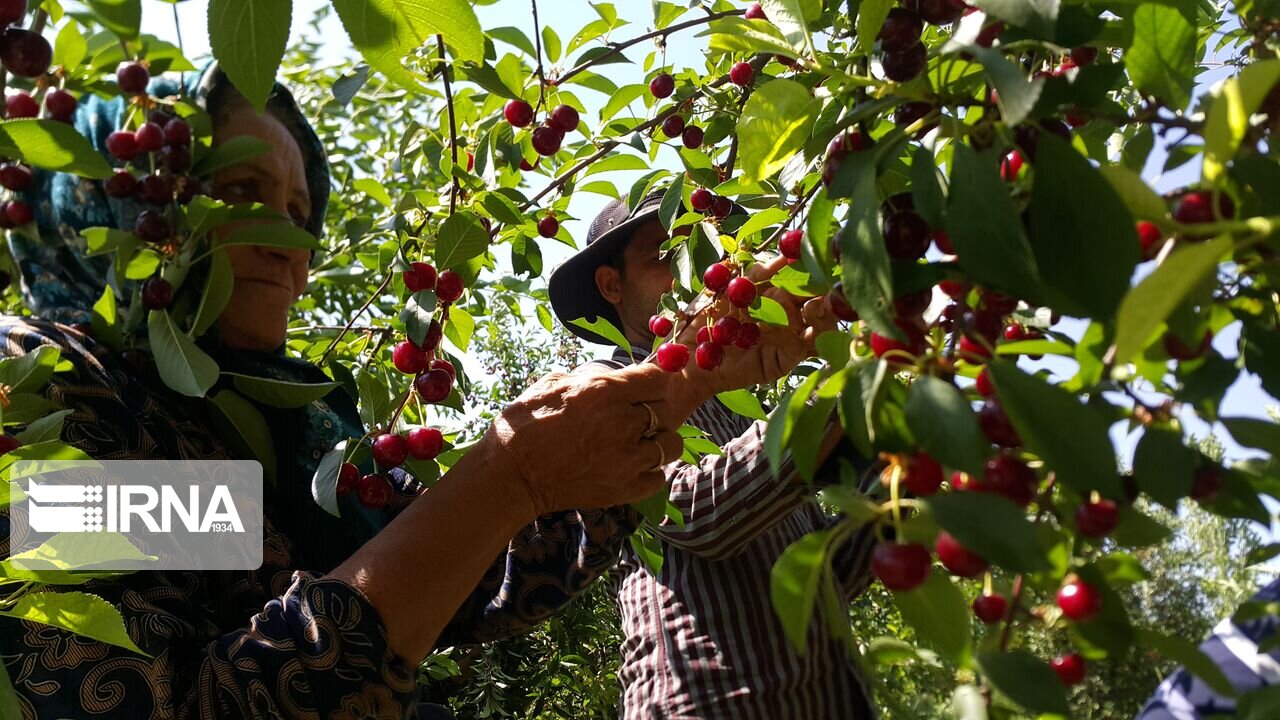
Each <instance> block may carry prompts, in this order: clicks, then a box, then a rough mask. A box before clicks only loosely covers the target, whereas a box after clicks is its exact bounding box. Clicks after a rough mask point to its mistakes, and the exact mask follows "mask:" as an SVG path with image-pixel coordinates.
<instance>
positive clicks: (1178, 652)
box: [1138, 628, 1237, 697]
mask: <svg viewBox="0 0 1280 720" xmlns="http://www.w3.org/2000/svg"><path fill="white" fill-rule="evenodd" d="M1138 639H1139V640H1140V641H1141V642H1142V644H1144V645H1149V646H1151V647H1153V648H1155V649H1156V650H1157V651H1159V652H1160V654H1161V655H1164V656H1165V657H1166V658H1168V659H1170V660H1172V661H1174V662H1176V663H1178V664H1179V665H1181V666H1183V667H1184V668H1186V669H1187V671H1188V672H1190V673H1191V674H1192V675H1195V676H1196V677H1198V678H1200V679H1201V680H1203V681H1204V682H1205V684H1207V685H1208V686H1209V687H1211V688H1213V691H1214V692H1216V693H1218V694H1219V695H1222V696H1224V697H1236V695H1237V693H1236V689H1235V688H1234V687H1233V686H1232V685H1231V682H1230V681H1228V680H1227V677H1226V675H1223V674H1222V669H1221V668H1219V667H1218V666H1217V665H1216V664H1214V662H1213V660H1210V659H1209V657H1208V656H1207V655H1205V654H1204V653H1203V652H1201V651H1200V648H1199V647H1197V646H1196V643H1195V642H1194V641H1192V640H1188V639H1186V638H1183V637H1178V636H1176V635H1165V634H1164V633H1161V632H1157V631H1155V630H1152V629H1150V628H1138Z"/></svg>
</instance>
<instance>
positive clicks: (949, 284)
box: [938, 280, 969, 300]
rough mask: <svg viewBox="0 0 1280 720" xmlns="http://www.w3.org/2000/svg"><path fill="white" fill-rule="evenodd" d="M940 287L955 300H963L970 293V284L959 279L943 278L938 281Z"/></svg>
mask: <svg viewBox="0 0 1280 720" xmlns="http://www.w3.org/2000/svg"><path fill="white" fill-rule="evenodd" d="M938 289H939V290H941V291H942V292H944V293H946V295H947V297H949V298H952V299H955V300H962V299H964V296H965V295H968V294H969V286H968V285H965V284H964V283H963V282H961V281H959V280H943V281H941V282H939V283H938Z"/></svg>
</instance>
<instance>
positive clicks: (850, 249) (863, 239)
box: [836, 161, 902, 337]
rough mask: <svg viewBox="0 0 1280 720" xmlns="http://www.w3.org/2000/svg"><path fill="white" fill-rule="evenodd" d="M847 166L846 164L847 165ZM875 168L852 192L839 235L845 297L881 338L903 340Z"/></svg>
mask: <svg viewBox="0 0 1280 720" xmlns="http://www.w3.org/2000/svg"><path fill="white" fill-rule="evenodd" d="M846 162H847V161H846ZM879 208H880V201H879V195H878V194H877V193H876V168H875V165H874V164H873V163H870V162H868V163H866V164H865V165H863V167H862V168H861V173H860V175H859V177H858V181H857V183H856V184H855V186H854V190H853V202H852V204H850V206H849V215H848V219H847V220H846V222H845V225H844V227H842V228H841V229H840V231H839V232H838V233H837V234H836V240H837V241H838V242H839V246H840V269H841V272H842V273H843V277H844V280H843V282H844V294H845V298H846V299H847V300H848V301H849V304H850V305H851V306H853V309H854V310H856V311H857V313H858V315H859V316H860V317H861V318H862V319H863V320H865V321H866V322H867V324H868V325H869V326H871V329H872V330H873V331H875V332H877V333H879V334H881V335H887V336H889V337H900V336H901V334H902V333H901V331H900V330H898V327H897V326H896V325H894V324H893V315H892V312H891V308H892V306H893V273H892V272H891V270H890V267H889V254H888V252H887V251H886V250H885V247H884V235H883V234H882V233H881V230H880V214H879Z"/></svg>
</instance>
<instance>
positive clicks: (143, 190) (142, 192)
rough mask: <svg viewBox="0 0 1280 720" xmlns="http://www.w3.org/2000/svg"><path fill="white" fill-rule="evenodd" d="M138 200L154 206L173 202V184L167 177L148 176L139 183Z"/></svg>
mask: <svg viewBox="0 0 1280 720" xmlns="http://www.w3.org/2000/svg"><path fill="white" fill-rule="evenodd" d="M138 199H139V200H141V201H143V202H145V203H150V204H152V205H168V204H169V203H171V202H173V183H172V181H170V180H169V178H168V177H167V176H165V175H147V176H146V177H144V178H142V179H141V180H139V181H138Z"/></svg>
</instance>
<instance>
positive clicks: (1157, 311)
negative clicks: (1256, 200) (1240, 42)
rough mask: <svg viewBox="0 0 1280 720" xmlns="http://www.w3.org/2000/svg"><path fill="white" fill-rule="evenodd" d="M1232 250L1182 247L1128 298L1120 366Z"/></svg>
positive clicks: (1120, 319)
mask: <svg viewBox="0 0 1280 720" xmlns="http://www.w3.org/2000/svg"><path fill="white" fill-rule="evenodd" d="M1144 7H1145V6H1144ZM1231 247H1232V243H1231V237H1230V236H1228V235H1223V236H1221V237H1218V238H1215V239H1213V240H1210V241H1208V242H1204V243H1197V244H1193V245H1189V246H1186V247H1183V248H1180V249H1178V250H1176V251H1174V252H1173V253H1171V254H1170V255H1169V257H1167V258H1165V261H1164V263H1162V264H1161V265H1160V267H1158V268H1156V270H1155V272H1153V273H1151V274H1150V275H1148V276H1147V277H1146V278H1145V279H1144V280H1143V281H1142V282H1141V283H1138V285H1137V287H1135V288H1133V289H1132V290H1130V291H1129V293H1128V294H1127V295H1125V297H1124V300H1123V301H1122V302H1121V303H1120V311H1119V312H1118V313H1117V314H1116V340H1115V348H1116V349H1115V358H1114V360H1115V363H1116V364H1117V365H1119V364H1123V363H1127V362H1129V360H1130V359H1132V358H1133V356H1134V355H1136V354H1138V351H1139V350H1142V349H1143V348H1145V347H1146V346H1147V345H1148V344H1149V343H1150V342H1151V341H1152V340H1154V339H1155V338H1154V335H1155V333H1156V331H1157V330H1158V329H1159V328H1160V325H1161V324H1162V323H1164V321H1165V320H1166V319H1167V318H1168V317H1169V315H1171V314H1172V313H1173V310H1174V308H1176V307H1178V306H1179V305H1181V304H1182V301H1183V300H1184V299H1185V298H1186V297H1187V295H1188V294H1189V293H1190V292H1191V291H1192V290H1193V289H1194V288H1196V287H1198V286H1199V285H1200V284H1201V283H1203V282H1204V281H1205V280H1206V279H1207V278H1209V277H1210V276H1212V275H1213V273H1214V271H1215V270H1216V269H1217V267H1218V263H1219V262H1220V261H1221V260H1222V259H1223V258H1224V257H1225V256H1226V254H1227V253H1228V252H1230V251H1231ZM962 252H963V251H962Z"/></svg>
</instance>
